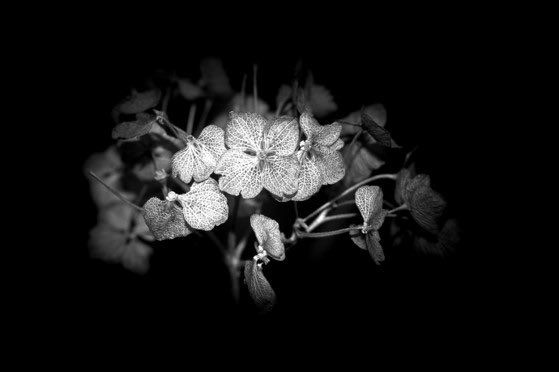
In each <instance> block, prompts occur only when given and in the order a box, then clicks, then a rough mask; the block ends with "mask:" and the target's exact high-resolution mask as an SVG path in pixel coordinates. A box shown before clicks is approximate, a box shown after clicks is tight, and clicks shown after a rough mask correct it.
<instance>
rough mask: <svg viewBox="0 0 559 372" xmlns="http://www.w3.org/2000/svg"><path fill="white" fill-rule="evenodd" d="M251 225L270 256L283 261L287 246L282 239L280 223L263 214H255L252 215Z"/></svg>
mask: <svg viewBox="0 0 559 372" xmlns="http://www.w3.org/2000/svg"><path fill="white" fill-rule="evenodd" d="M250 226H252V229H253V230H254V234H255V235H256V239H257V240H258V243H259V244H260V245H261V246H262V248H263V249H264V250H265V251H266V252H267V253H268V254H269V255H270V257H272V258H274V259H276V260H278V261H283V260H284V259H285V247H284V245H283V243H282V241H281V235H280V230H279V224H278V223H277V222H276V221H274V220H273V219H271V218H268V217H266V216H263V215H261V214H253V215H252V216H250Z"/></svg>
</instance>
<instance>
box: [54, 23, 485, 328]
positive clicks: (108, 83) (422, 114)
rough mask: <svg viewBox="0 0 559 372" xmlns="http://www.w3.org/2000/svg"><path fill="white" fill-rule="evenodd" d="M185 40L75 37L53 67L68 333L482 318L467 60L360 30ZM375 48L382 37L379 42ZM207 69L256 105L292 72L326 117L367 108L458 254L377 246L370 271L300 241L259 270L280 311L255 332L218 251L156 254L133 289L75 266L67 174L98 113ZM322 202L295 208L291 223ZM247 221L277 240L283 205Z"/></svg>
mask: <svg viewBox="0 0 559 372" xmlns="http://www.w3.org/2000/svg"><path fill="white" fill-rule="evenodd" d="M169 32H170V33H172V32H171V31H169ZM198 32H199V33H196V32H192V33H191V34H189V36H188V37H186V36H185V38H184V39H183V38H177V37H169V38H165V37H161V34H160V33H157V34H156V35H157V36H156V35H150V33H149V32H145V31H144V32H142V33H140V34H138V33H136V32H131V33H130V34H127V33H118V34H117V35H114V37H111V36H109V37H107V36H105V37H97V35H95V33H93V34H91V35H89V34H88V35H87V36H86V37H85V38H84V39H82V41H81V42H80V44H79V45H74V48H71V49H70V50H69V52H68V53H67V55H68V57H67V58H66V59H65V60H64V62H61V66H62V67H63V68H62V69H61V70H62V71H63V73H64V74H65V75H67V76H69V77H70V80H71V82H72V85H71V88H69V91H68V92H67V94H66V96H65V97H66V98H67V100H68V101H66V102H70V104H69V105H68V106H69V114H68V117H70V118H71V120H69V121H67V123H66V122H64V124H63V125H65V126H66V127H64V128H61V130H62V131H63V132H66V131H69V132H72V133H75V132H78V133H80V134H79V140H78V141H72V147H71V148H72V157H71V164H72V167H71V174H72V181H71V192H72V194H73V195H75V198H74V200H75V201H76V205H77V203H79V206H80V207H79V212H77V213H76V212H75V209H74V210H73V212H72V214H71V215H72V216H75V218H72V221H68V226H71V233H70V234H69V235H68V237H67V239H66V241H65V244H64V245H63V249H62V250H61V254H60V256H59V261H60V263H61V266H62V267H63V272H64V273H65V275H64V278H65V279H64V280H62V281H61V283H60V287H59V288H57V290H59V291H61V293H62V294H63V296H64V298H65V300H67V301H68V302H69V303H71V304H72V305H71V306H69V307H68V308H67V311H68V314H72V316H74V317H76V318H77V319H78V320H79V321H80V322H79V323H77V324H80V327H86V328H87V329H88V330H98V328H97V326H98V325H99V326H102V327H101V329H105V327H108V328H109V329H117V330H124V329H144V327H149V328H151V327H153V328H155V329H173V330H189V331H192V330H194V329H206V327H211V328H212V329H215V330H217V331H218V332H219V331H220V330H230V329H233V331H239V332H240V331H241V330H243V329H244V328H245V327H248V326H249V325H254V324H258V327H262V328H264V327H272V328H274V329H277V330H278V331H280V330H282V329H283V328H282V327H283V326H284V325H287V326H288V327H289V326H295V325H296V326H301V327H303V328H305V327H311V328H312V327H316V328H317V329H318V328H320V329H322V330H324V329H329V328H336V329H337V328H342V329H343V328H348V329H360V328H370V327H372V328H383V329H392V328H393V327H394V329H396V328H397V329H411V328H414V329H415V328H416V327H417V328H420V329H421V330H422V332H425V331H428V330H429V329H439V330H445V331H446V332H451V333H452V332H455V331H456V332H458V331H459V330H464V329H467V328H468V327H469V326H471V325H473V324H476V322H477V321H478V320H479V319H485V318H488V317H490V315H489V314H488V313H487V312H486V310H485V307H484V304H485V303H486V301H487V300H488V298H489V296H490V295H491V293H492V290H491V289H490V288H489V287H488V283H487V282H486V281H485V279H486V278H487V273H486V269H487V267H486V266H485V265H484V264H483V262H480V260H479V257H480V256H481V255H483V254H485V255H487V254H488V251H487V247H485V246H483V244H481V243H480V242H479V241H478V240H477V239H476V224H477V222H476V219H477V213H478V208H479V206H478V205H476V204H475V197H474V195H475V194H476V192H475V190H476V189H477V188H479V187H481V186H480V184H479V182H477V181H476V178H475V177H474V176H472V175H473V174H475V167H476V165H477V164H479V158H480V155H479V154H478V153H477V152H476V146H478V144H477V137H476V135H474V134H472V132H477V129H476V126H478V125H479V119H480V118H479V116H480V115H482V114H481V111H480V110H479V109H474V110H473V109H472V107H478V106H479V105H480V102H479V101H478V95H477V92H479V91H480V90H483V89H490V84H487V85H486V86H484V85H483V84H484V83H482V82H481V81H482V80H481V79H480V75H481V73H482V72H483V73H484V76H486V74H487V72H488V71H487V70H486V69H487V68H488V67H486V66H487V65H486V64H484V58H486V56H485V54H484V51H483V50H479V49H477V48H475V47H473V46H472V45H471V41H470V40H469V38H468V37H467V35H462V34H461V33H456V34H454V33H453V34H452V35H446V34H445V33H442V32H435V33H433V34H425V35H423V34H416V33H409V34H406V35H404V36H403V37H401V38H400V37H398V38H396V39H393V38H384V37H383V35H381V34H379V33H377V32H375V29H374V28H371V29H368V28H363V29H359V30H355V33H356V35H353V33H352V32H347V30H346V32H344V33H336V32H335V31H331V32H328V33H317V34H314V33H309V34H302V35H301V34H298V33H294V34H292V33H286V34H283V35H277V36H276V35H274V36H270V37H268V38H263V40H260V39H259V38H258V37H255V36H254V34H251V33H245V34H243V33H240V34H241V35H246V37H245V36H243V37H240V36H239V33H232V34H231V35H224V34H222V36H221V37H217V38H214V37H210V36H201V35H206V33H205V32H202V31H201V30H198ZM280 34H281V33H280ZM388 35H391V36H394V35H393V32H392V31H391V30H390V29H389V30H388ZM305 36H306V37H305ZM207 56H213V57H218V58H221V59H222V60H223V62H224V66H225V68H226V70H227V72H228V75H229V77H230V80H231V82H232V85H233V88H234V89H236V90H238V89H240V81H241V78H242V75H243V74H244V73H249V75H250V72H251V69H252V64H253V63H257V64H258V66H259V70H258V71H259V93H260V95H261V97H262V98H264V100H266V101H267V102H268V103H270V104H273V102H274V99H275V94H276V92H277V89H278V87H279V86H280V85H281V84H282V83H286V82H288V81H289V80H290V78H291V76H292V71H293V68H294V66H295V63H296V62H297V61H298V60H300V59H302V60H303V61H304V62H305V63H306V65H307V66H309V67H310V68H311V69H312V71H313V73H314V77H315V81H316V82H317V83H319V84H322V85H325V86H326V87H327V88H328V89H329V90H330V91H331V92H332V94H333V96H334V99H335V101H336V102H337V103H338V106H339V114H340V117H341V116H345V115H346V114H347V113H350V112H352V111H355V110H358V109H359V108H360V107H361V106H362V105H366V104H371V103H375V102H381V103H383V104H384V105H385V106H386V108H387V111H388V123H387V128H388V129H389V130H390V131H391V133H392V135H393V136H394V138H395V140H396V141H397V142H398V143H399V144H401V145H403V146H406V147H410V148H411V147H413V146H414V145H416V144H418V145H420V148H421V152H420V155H419V160H418V161H419V162H420V163H421V167H422V169H423V172H425V173H429V174H430V175H431V178H432V180H433V184H434V185H435V187H437V189H438V190H439V191H440V192H441V193H443V195H445V197H446V198H447V199H448V201H449V205H450V207H451V208H452V212H453V214H454V215H455V216H457V217H458V218H459V221H460V224H461V227H462V229H463V236H462V243H461V246H460V249H459V251H458V252H457V253H456V254H455V255H454V256H452V257H449V258H446V259H439V258H431V257H422V256H417V255H414V254H406V253H398V252H395V251H394V250H391V249H390V247H387V248H386V254H387V257H388V258H387V262H385V264H384V265H381V266H376V265H375V264H374V263H373V262H372V260H370V258H369V256H368V254H367V253H366V252H364V251H361V250H359V249H358V248H357V247H355V246H354V245H353V244H352V243H351V241H350V240H349V239H348V238H347V237H345V236H343V237H336V238H335V239H328V241H327V242H324V243H321V244H317V243H316V242H309V243H307V242H302V243H301V244H298V245H297V246H296V247H295V248H293V250H292V251H290V252H289V254H288V259H287V260H286V261H285V262H282V263H277V262H273V263H272V264H270V265H269V278H270V282H271V284H272V286H273V287H274V288H275V289H276V292H277V294H278V298H279V301H280V304H279V306H278V309H277V310H276V311H275V312H274V313H272V314H271V315H269V316H267V317H265V318H258V317H257V315H256V313H255V311H254V309H253V308H252V306H251V303H250V299H249V298H248V293H247V292H246V290H244V288H243V293H242V306H241V307H240V308H239V309H235V308H234V307H232V306H231V305H230V302H229V297H228V292H227V291H228V283H227V272H226V270H225V268H224V267H222V264H221V262H220V260H219V255H218V252H217V250H216V249H215V248H214V247H213V246H211V245H208V244H207V242H206V241H204V240H201V239H199V238H198V237H194V236H190V237H188V238H186V239H180V240H179V241H173V242H170V243H165V244H158V245H156V246H155V254H154V256H153V258H152V261H151V263H152V265H151V267H152V268H151V270H150V272H149V273H148V274H147V275H145V276H143V277H140V276H137V275H135V274H132V273H129V272H127V271H125V270H124V269H122V268H120V267H119V266H118V265H108V264H105V263H103V262H99V261H95V260H91V259H90V258H89V257H88V252H87V245H86V242H87V236H88V231H89V229H90V228H91V227H92V226H93V225H94V224H95V221H96V209H95V207H94V205H93V203H92V202H91V200H90V199H89V190H88V183H87V180H86V178H85V177H84V176H83V174H82V166H83V162H84V161H85V159H86V158H87V157H88V156H89V155H90V154H91V153H93V152H98V151H102V150H104V149H105V148H106V147H107V146H108V145H110V144H111V139H110V133H111V129H112V125H113V123H112V121H111V118H110V111H111V108H112V107H113V105H114V104H115V103H116V102H118V100H119V99H120V98H122V97H123V96H124V95H126V93H127V92H128V90H129V88H130V87H131V86H132V85H134V84H137V83H138V82H141V81H142V80H143V79H144V78H145V77H148V76H150V75H152V74H153V73H154V72H155V71H156V70H157V69H171V70H173V69H176V70H179V71H190V70H197V69H198V63H199V60H200V58H202V57H207ZM325 200H326V199H324V197H322V199H319V200H316V201H313V202H307V203H308V204H305V203H302V205H300V210H301V214H307V213H309V212H310V211H312V210H313V207H314V206H317V205H320V204H321V203H322V202H324V201H325ZM72 208H75V206H69V207H68V209H69V210H71V209H72ZM268 208H270V207H268ZM274 208H276V209H274ZM277 208H281V210H280V209H277ZM278 210H279V211H280V212H278ZM263 213H264V214H267V213H268V215H271V216H272V215H274V213H277V214H278V217H280V216H283V217H282V218H284V219H283V220H281V221H280V224H281V226H282V228H286V229H288V228H289V218H292V215H291V217H290V214H292V213H293V212H292V209H291V206H290V205H283V204H282V205H279V204H278V205H276V206H275V207H273V206H272V207H271V209H269V210H267V209H266V208H265V209H264V210H263ZM247 249H250V248H247ZM321 249H323V253H321V254H317V253H316V252H317V250H321ZM288 329H291V328H288ZM293 329H294V328H293ZM123 332H124V331H123Z"/></svg>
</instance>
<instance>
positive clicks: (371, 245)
mask: <svg viewBox="0 0 559 372" xmlns="http://www.w3.org/2000/svg"><path fill="white" fill-rule="evenodd" d="M365 241H366V243H367V250H368V251H369V254H370V255H371V258H372V259H373V260H374V261H375V263H376V264H377V265H380V263H381V262H383V261H384V251H383V249H382V246H381V245H380V235H379V233H378V231H370V232H369V233H368V234H367V236H366V237H365Z"/></svg>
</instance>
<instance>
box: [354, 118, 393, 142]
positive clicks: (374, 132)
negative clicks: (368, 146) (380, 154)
mask: <svg viewBox="0 0 559 372" xmlns="http://www.w3.org/2000/svg"><path fill="white" fill-rule="evenodd" d="M361 126H362V127H363V129H364V130H365V131H367V133H369V134H370V135H371V137H373V138H374V139H375V140H377V141H378V142H379V143H380V144H381V145H383V146H386V147H392V137H391V136H390V132H388V131H387V130H386V129H384V128H383V127H382V126H380V125H379V124H377V123H376V122H375V121H374V120H373V118H372V117H370V116H369V115H367V114H366V113H363V114H362V115H361Z"/></svg>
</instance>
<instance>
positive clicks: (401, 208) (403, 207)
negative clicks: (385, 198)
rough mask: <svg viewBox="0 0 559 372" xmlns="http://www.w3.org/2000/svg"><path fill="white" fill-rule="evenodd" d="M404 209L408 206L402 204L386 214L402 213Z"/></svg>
mask: <svg viewBox="0 0 559 372" xmlns="http://www.w3.org/2000/svg"><path fill="white" fill-rule="evenodd" d="M406 209H408V205H407V204H406V203H404V204H402V205H400V206H398V207H396V208H394V209H391V210H389V211H388V214H393V213H394V212H398V211H404V210H406Z"/></svg>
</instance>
